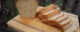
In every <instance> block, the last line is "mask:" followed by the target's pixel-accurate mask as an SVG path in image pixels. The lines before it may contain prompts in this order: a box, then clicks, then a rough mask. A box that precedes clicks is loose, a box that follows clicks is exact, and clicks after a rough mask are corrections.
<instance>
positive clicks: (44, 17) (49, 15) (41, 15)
mask: <svg viewBox="0 0 80 32" xmlns="http://www.w3.org/2000/svg"><path fill="white" fill-rule="evenodd" d="M59 13H60V9H57V10H56V11H54V12H52V13H49V14H48V15H43V14H40V15H39V16H38V18H39V19H48V18H50V17H53V16H55V15H57V14H59Z"/></svg>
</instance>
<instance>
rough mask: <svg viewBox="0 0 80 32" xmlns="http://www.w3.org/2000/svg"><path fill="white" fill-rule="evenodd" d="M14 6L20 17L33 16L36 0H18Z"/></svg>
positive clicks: (35, 10)
mask: <svg viewBox="0 0 80 32" xmlns="http://www.w3.org/2000/svg"><path fill="white" fill-rule="evenodd" d="M16 7H17V8H18V11H19V14H20V16H21V17H22V18H35V16H36V12H37V7H38V2H37V0H18V1H17V3H16Z"/></svg>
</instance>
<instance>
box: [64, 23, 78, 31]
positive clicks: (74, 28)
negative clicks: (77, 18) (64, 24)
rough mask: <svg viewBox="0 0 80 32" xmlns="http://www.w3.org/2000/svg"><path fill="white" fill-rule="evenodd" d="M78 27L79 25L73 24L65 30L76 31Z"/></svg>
mask: <svg viewBox="0 0 80 32" xmlns="http://www.w3.org/2000/svg"><path fill="white" fill-rule="evenodd" d="M76 29H77V27H76V26H75V25H73V24H72V26H71V27H69V28H68V29H67V30H65V32H74V31H75V30H76Z"/></svg>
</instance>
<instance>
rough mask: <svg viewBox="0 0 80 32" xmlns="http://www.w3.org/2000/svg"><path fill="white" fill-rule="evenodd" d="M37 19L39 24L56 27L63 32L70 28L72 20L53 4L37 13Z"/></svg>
mask: <svg viewBox="0 0 80 32" xmlns="http://www.w3.org/2000/svg"><path fill="white" fill-rule="evenodd" d="M53 8H54V9H53ZM37 17H38V18H39V19H40V20H41V22H43V23H45V24H47V25H50V26H54V27H57V28H58V29H60V30H61V31H63V32H64V31H65V30H66V29H68V28H69V27H70V26H72V22H71V20H72V19H71V18H70V17H68V15H67V14H65V13H64V12H62V11H61V10H60V8H58V7H57V6H56V5H54V4H51V5H49V6H47V7H44V8H43V9H42V10H40V11H38V16H37Z"/></svg>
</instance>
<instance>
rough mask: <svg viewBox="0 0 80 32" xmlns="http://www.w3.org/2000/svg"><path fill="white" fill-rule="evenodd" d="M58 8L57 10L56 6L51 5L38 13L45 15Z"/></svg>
mask: <svg viewBox="0 0 80 32" xmlns="http://www.w3.org/2000/svg"><path fill="white" fill-rule="evenodd" d="M56 8H57V6H55V5H54V4H51V5H49V6H47V7H45V8H43V9H42V10H40V11H39V12H38V14H43V13H45V12H48V11H51V10H54V9H56Z"/></svg>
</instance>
